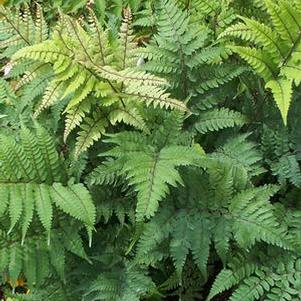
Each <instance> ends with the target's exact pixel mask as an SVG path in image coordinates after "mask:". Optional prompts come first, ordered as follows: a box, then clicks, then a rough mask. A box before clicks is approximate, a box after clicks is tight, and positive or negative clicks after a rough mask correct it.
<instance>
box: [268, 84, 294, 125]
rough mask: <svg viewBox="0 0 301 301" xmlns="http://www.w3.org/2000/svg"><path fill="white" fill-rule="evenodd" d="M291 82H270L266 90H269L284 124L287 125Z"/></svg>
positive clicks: (291, 90)
mask: <svg viewBox="0 0 301 301" xmlns="http://www.w3.org/2000/svg"><path fill="white" fill-rule="evenodd" d="M292 85H293V82H292V80H287V79H278V80H271V81H269V82H267V84H266V88H269V89H271V91H272V93H273V96H274V99H275V102H276V104H277V106H278V108H279V110H280V113H281V116H282V119H283V122H284V124H285V125H286V124H287V115H288V110H289V107H290V103H291V98H292V93H293V87H292Z"/></svg>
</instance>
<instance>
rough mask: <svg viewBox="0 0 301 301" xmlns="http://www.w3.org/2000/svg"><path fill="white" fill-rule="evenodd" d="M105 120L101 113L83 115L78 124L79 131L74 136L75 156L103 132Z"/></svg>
mask: <svg viewBox="0 0 301 301" xmlns="http://www.w3.org/2000/svg"><path fill="white" fill-rule="evenodd" d="M106 125H107V120H106V118H105V117H104V115H103V113H101V112H99V113H97V112H94V113H93V116H91V117H85V118H84V120H83V123H82V124H81V125H80V132H79V133H78V136H77V138H76V148H75V156H76V157H77V156H78V155H79V154H81V153H82V152H84V151H86V150H87V149H88V148H89V147H90V146H91V145H93V144H94V142H95V141H97V140H99V139H100V137H101V136H102V134H103V133H104V132H105V127H106Z"/></svg>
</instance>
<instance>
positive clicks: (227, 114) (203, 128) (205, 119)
mask: <svg viewBox="0 0 301 301" xmlns="http://www.w3.org/2000/svg"><path fill="white" fill-rule="evenodd" d="M246 121H247V120H246V118H245V116H243V115H242V114H241V113H239V112H235V111H231V110H229V109H226V108H224V109H213V110H209V111H206V112H204V113H201V114H200V117H199V118H198V122H197V123H196V124H195V127H196V129H197V130H198V131H199V132H200V133H202V134H205V133H207V132H209V131H218V130H220V129H224V128H229V127H234V126H242V125H244V124H245V123H246Z"/></svg>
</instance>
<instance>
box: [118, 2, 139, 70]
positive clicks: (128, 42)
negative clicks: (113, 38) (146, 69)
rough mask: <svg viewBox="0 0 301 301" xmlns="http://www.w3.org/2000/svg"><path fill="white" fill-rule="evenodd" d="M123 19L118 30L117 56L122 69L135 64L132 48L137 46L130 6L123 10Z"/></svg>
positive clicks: (135, 58)
mask: <svg viewBox="0 0 301 301" xmlns="http://www.w3.org/2000/svg"><path fill="white" fill-rule="evenodd" d="M123 14H124V16H123V21H122V24H121V27H120V30H119V44H120V51H118V52H117V53H116V54H117V58H118V60H119V61H120V69H121V70H124V69H126V68H128V67H134V66H135V65H136V61H137V57H136V55H135V52H134V50H135V49H136V48H137V43H136V42H135V36H134V34H133V29H132V12H131V10H130V8H127V9H125V10H124V11H123Z"/></svg>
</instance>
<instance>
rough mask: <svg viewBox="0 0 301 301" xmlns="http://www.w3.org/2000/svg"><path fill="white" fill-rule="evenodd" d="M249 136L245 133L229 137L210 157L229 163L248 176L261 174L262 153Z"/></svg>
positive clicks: (221, 163)
mask: <svg viewBox="0 0 301 301" xmlns="http://www.w3.org/2000/svg"><path fill="white" fill-rule="evenodd" d="M248 136H249V134H244V135H239V136H237V137H235V138H232V139H229V140H228V141H227V142H226V143H225V144H224V145H223V146H222V147H220V148H218V149H217V151H216V152H214V153H212V154H211V155H210V157H211V158H212V159H213V160H214V161H215V160H217V161H218V164H219V165H224V164H225V165H228V164H229V165H230V166H231V167H233V168H235V169H236V172H239V171H240V172H239V173H240V175H241V176H242V175H244V176H245V177H246V178H248V177H252V176H256V175H258V174H261V173H262V172H263V171H264V169H263V168H262V165H261V160H262V155H261V153H260V151H259V150H258V149H257V148H256V144H255V143H253V142H250V141H248V140H247V138H248ZM213 166H215V165H213Z"/></svg>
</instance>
